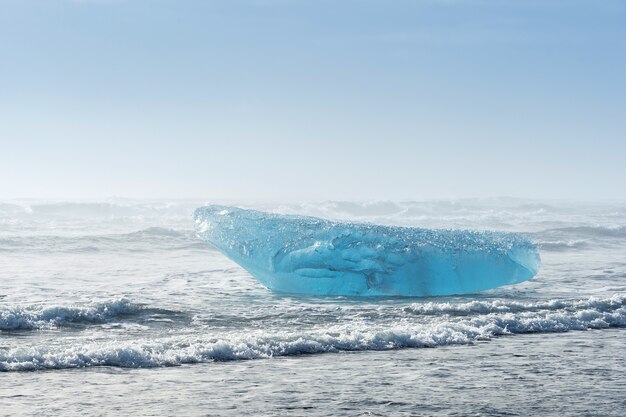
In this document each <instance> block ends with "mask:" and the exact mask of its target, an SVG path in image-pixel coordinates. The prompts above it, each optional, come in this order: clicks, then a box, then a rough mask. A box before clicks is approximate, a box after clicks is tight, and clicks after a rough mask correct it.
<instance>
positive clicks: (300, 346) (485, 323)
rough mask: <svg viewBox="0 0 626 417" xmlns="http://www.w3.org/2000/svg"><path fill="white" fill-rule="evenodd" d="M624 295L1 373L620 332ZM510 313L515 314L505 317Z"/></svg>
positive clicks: (164, 342)
mask: <svg viewBox="0 0 626 417" xmlns="http://www.w3.org/2000/svg"><path fill="white" fill-rule="evenodd" d="M625 302H626V296H625V295H615V296H613V297H611V298H606V299H593V298H592V299H589V300H579V301H559V300H553V301H548V302H542V303H536V304H531V303H529V304H523V303H517V302H500V301H497V302H496V301H494V302H470V303H460V304H456V305H453V304H449V303H425V304H423V305H421V306H420V305H413V306H411V307H410V308H411V309H413V310H414V312H416V313H427V314H435V313H453V312H465V313H466V312H478V313H480V315H478V316H475V317H462V318H460V319H456V320H450V319H448V320H445V321H441V320H437V321H433V322H429V323H427V324H423V323H422V324H420V323H414V322H411V321H410V320H402V321H399V322H397V323H395V324H393V325H388V326H382V325H375V326H373V325H372V324H371V323H370V322H361V321H355V322H351V323H346V324H334V325H330V326H328V327H325V328H323V329H322V328H313V329H310V330H287V331H272V330H257V331H253V330H249V331H245V332H238V333H227V334H225V335H221V336H218V335H215V336H210V335H206V336H197V335H195V336H185V335H179V336H174V337H169V338H166V339H161V340H136V341H115V340H107V341H97V342H90V343H86V344H81V345H78V346H73V345H72V346H65V347H62V346H60V347H46V346H37V347H29V348H23V347H16V348H11V349H5V350H0V370H1V371H26V370H38V369H60V368H76V367H89V366H118V367H128V368H142V367H156V366H176V365H182V364H191V363H199V362H213V361H233V360H247V359H259V358H271V357H274V356H289V355H302V354H315V353H326V352H338V351H364V350H390V349H401V348H421V347H436V346H442V345H458V344H471V343H473V342H475V341H478V340H486V339H489V338H492V337H495V336H502V335H513V334H522V333H547V332H566V331H570V330H587V329H604V328H609V327H624V326H626V306H625ZM513 311H515V312H513Z"/></svg>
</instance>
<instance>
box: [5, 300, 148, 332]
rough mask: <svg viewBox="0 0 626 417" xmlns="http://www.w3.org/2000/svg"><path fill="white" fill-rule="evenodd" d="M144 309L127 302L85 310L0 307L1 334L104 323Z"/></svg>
mask: <svg viewBox="0 0 626 417" xmlns="http://www.w3.org/2000/svg"><path fill="white" fill-rule="evenodd" d="M143 309H144V307H142V306H140V305H137V304H133V303H131V302H130V301H128V300H126V299H118V300H114V301H110V302H104V303H93V304H90V305H86V306H47V307H20V306H8V307H0V330H4V331H8V330H35V329H51V328H56V327H59V326H63V325H67V324H72V323H103V322H107V321H110V320H112V319H115V318H117V317H119V316H120V315H123V314H132V313H134V312H138V311H141V310H143Z"/></svg>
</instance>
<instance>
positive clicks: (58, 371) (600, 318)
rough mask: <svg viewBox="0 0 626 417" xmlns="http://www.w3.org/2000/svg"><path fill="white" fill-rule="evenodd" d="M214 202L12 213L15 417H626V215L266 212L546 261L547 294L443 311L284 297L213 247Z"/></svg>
mask: <svg viewBox="0 0 626 417" xmlns="http://www.w3.org/2000/svg"><path fill="white" fill-rule="evenodd" d="M202 204H203V202H201V201H177V202H164V201H128V200H111V201H106V202H92V203H67V202H57V203H50V202H34V201H11V202H4V203H0V370H2V371H8V372H3V373H0V405H1V406H2V407H1V408H0V410H3V411H0V414H1V413H3V412H4V413H6V414H9V415H10V414H16V413H17V414H19V413H25V414H31V413H32V414H42V415H49V414H59V413H62V414H63V413H64V414H70V415H73V414H86V415H94V414H96V415H97V414H98V413H100V414H116V413H118V412H119V411H120V410H124V412H126V413H132V414H135V415H155V414H157V415H160V414H185V415H240V414H242V413H247V414H251V413H255V414H267V415H280V414H282V415H298V414H302V415H304V414H309V415H311V414H313V415H320V414H328V415H361V414H365V413H372V414H374V415H377V414H379V415H389V414H406V415H410V414H416V413H417V414H442V415H467V414H475V415H503V414H507V413H509V414H510V415H531V414H535V415H537V414H541V415H581V414H585V415H616V416H617V415H624V414H625V412H626V405H625V404H624V400H623V398H625V397H626V395H624V393H626V389H625V388H626V387H625V385H624V383H623V382H621V379H622V378H621V375H623V373H624V370H625V369H624V368H625V364H624V360H625V359H624V358H625V357H626V355H625V351H624V349H625V348H624V346H626V343H625V342H626V332H625V331H624V327H625V326H626V204H621V203H605V204H581V203H563V202H557V203H554V202H537V201H527V200H512V199H493V200H464V201H456V202H454V201H428V202H404V203H392V202H372V203H342V202H325V203H318V204H312V203H310V204H301V205H294V204H291V205H287V204H283V205H277V204H246V205H247V206H249V207H254V208H259V209H264V210H271V211H275V212H281V213H297V214H307V215H316V216H321V217H325V218H332V219H349V220H357V221H371V222H376V223H380V224H391V225H403V226H408V225H412V226H420V227H453V228H474V229H496V230H510V231H522V232H526V233H528V234H530V235H531V237H532V238H534V239H535V240H536V241H537V242H538V243H539V245H540V247H541V256H542V261H543V263H542V267H541V270H540V272H539V274H538V276H537V277H536V278H535V279H533V280H531V281H529V282H526V283H523V284H520V285H517V286H513V287H502V288H499V289H496V290H492V291H487V292H483V293H480V294H473V295H467V296H459V297H439V298H429V299H420V298H382V299H377V298H370V299H355V298H352V299H351V298H341V297H335V298H315V297H298V296H289V295H280V294H273V293H271V292H269V291H268V290H266V289H265V288H263V287H262V286H260V285H259V284H258V283H257V282H256V281H255V280H254V279H253V278H252V277H250V276H249V274H247V273H246V272H245V271H244V270H242V269H241V268H239V267H238V266H237V265H235V264H234V263H232V262H231V261H229V260H228V259H226V258H224V257H223V256H222V255H221V254H219V253H218V252H217V251H215V250H214V249H212V248H210V247H208V246H207V245H205V244H204V243H203V242H201V241H199V240H198V239H197V238H196V236H195V233H194V232H193V221H192V219H191V213H192V211H193V209H194V208H196V207H198V206H200V205H202ZM431 348H434V349H431ZM248 359H253V360H248ZM172 366H173V367H172ZM11 371H31V372H11ZM42 393H46V395H42ZM103 398H105V399H106V400H104V399H103ZM6 410H10V411H6Z"/></svg>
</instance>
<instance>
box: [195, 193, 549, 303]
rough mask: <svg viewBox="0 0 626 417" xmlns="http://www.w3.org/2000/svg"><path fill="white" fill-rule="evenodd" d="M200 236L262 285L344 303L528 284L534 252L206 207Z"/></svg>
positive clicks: (512, 241)
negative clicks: (356, 298)
mask: <svg viewBox="0 0 626 417" xmlns="http://www.w3.org/2000/svg"><path fill="white" fill-rule="evenodd" d="M195 220H196V230H197V232H198V235H199V236H200V237H201V238H203V239H204V240H206V241H207V242H209V243H210V244H212V245H213V246H215V247H216V248H217V249H219V250H220V251H221V252H222V253H224V254H225V255H226V256H228V257H229V258H230V259H232V260H233V261H235V262H237V263H238V264H239V265H241V266H242V267H244V268H245V269H246V270H248V272H250V273H251V274H252V275H253V276H254V277H255V278H256V279H257V280H259V282H261V284H263V285H265V286H266V287H268V288H270V289H272V290H275V291H279V292H285V293H301V294H316V295H346V296H355V295H358V296H382V295H402V296H431V295H450V294H465V293H473V292H476V291H482V290H487V289H490V288H495V287H499V286H501V285H508V284H516V283H519V282H522V281H525V280H527V279H530V278H532V277H533V276H534V275H535V274H536V273H537V270H538V269H539V264H540V258H539V253H538V251H537V248H536V245H535V244H534V243H533V242H531V241H530V240H529V239H527V238H526V237H524V236H522V235H519V234H515V233H504V232H484V231H470V230H436V229H421V228H412V227H392V226H378V225H373V224H359V223H344V222H334V221H328V220H323V219H318V218H315V217H303V216H286V215H279V214H271V213H265V212H261V211H255V210H244V209H241V208H236V207H225V206H217V205H211V206H207V207H201V208H199V209H197V210H196V212H195Z"/></svg>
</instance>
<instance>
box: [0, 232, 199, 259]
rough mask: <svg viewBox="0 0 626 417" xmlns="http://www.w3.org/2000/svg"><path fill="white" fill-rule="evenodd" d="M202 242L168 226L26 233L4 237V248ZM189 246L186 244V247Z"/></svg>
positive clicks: (1, 239)
mask: <svg viewBox="0 0 626 417" xmlns="http://www.w3.org/2000/svg"><path fill="white" fill-rule="evenodd" d="M181 242H182V243H184V244H185V245H186V246H201V247H207V248H208V246H207V245H200V243H202V242H200V241H199V240H198V239H197V238H196V236H195V232H194V231H193V230H177V229H169V228H164V227H148V228H146V229H141V230H138V231H135V232H130V233H118V234H88V235H78V236H77V235H58V236H55V235H26V236H5V237H0V252H6V251H9V252H23V251H35V252H37V253H38V254H40V253H46V252H70V253H74V252H79V253H80V252H98V251H100V250H102V249H108V250H114V251H126V250H128V248H127V246H125V245H126V244H129V243H132V244H138V243H139V244H143V243H149V245H146V247H145V249H146V250H150V249H154V248H157V247H158V246H155V245H154V243H159V244H161V245H163V244H164V245H166V246H167V247H168V248H169V247H170V246H171V245H180V244H181ZM186 246H185V247H186Z"/></svg>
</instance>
